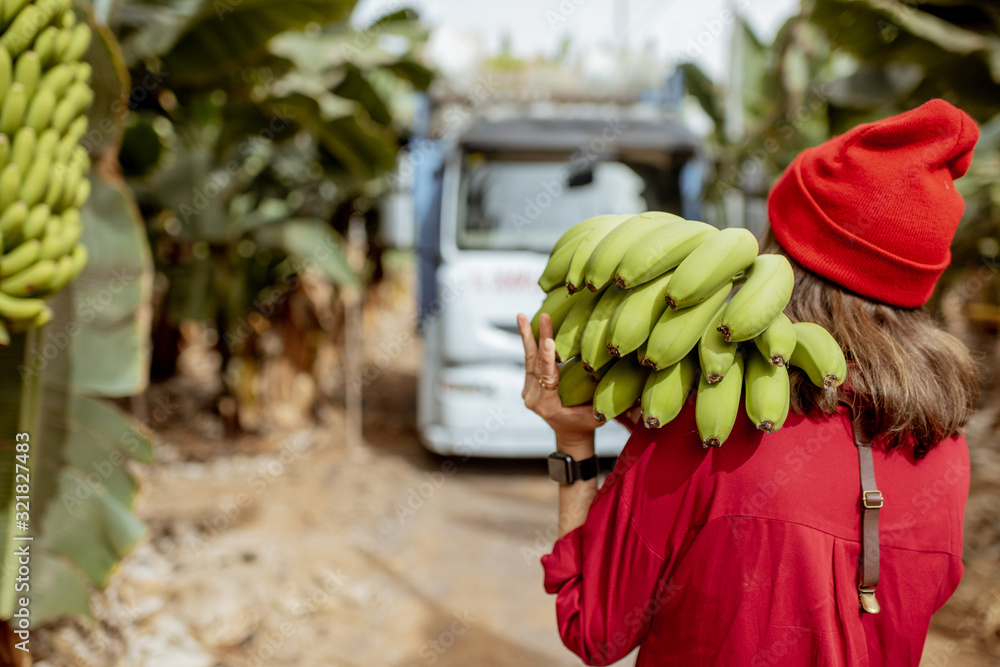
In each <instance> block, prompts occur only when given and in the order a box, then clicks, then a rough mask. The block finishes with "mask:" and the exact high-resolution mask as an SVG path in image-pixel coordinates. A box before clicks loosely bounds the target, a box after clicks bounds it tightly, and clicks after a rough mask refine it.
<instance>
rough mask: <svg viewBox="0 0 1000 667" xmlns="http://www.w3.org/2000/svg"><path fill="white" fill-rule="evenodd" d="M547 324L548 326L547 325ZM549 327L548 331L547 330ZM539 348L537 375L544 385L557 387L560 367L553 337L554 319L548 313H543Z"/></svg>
mask: <svg viewBox="0 0 1000 667" xmlns="http://www.w3.org/2000/svg"><path fill="white" fill-rule="evenodd" d="M546 324H547V326H546ZM546 329H547V331H546ZM538 345H539V350H538V354H537V356H536V357H535V376H536V377H538V379H539V381H540V382H541V383H543V384H542V386H543V387H545V386H546V385H548V386H549V387H551V388H550V389H549V390H550V391H551V390H554V389H555V384H556V383H557V382H558V381H559V368H558V366H556V342H555V341H554V340H553V339H552V320H550V319H549V316H548V315H542V326H541V335H540V337H539V340H538Z"/></svg>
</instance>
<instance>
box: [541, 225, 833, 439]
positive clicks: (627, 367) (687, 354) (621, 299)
mask: <svg viewBox="0 0 1000 667" xmlns="http://www.w3.org/2000/svg"><path fill="white" fill-rule="evenodd" d="M758 250H759V248H758V246H757V240H756V239H755V238H754V236H753V234H751V233H750V232H748V231H747V230H745V229H723V230H721V231H719V230H718V229H716V228H714V227H712V226H711V225H707V224H705V223H703V222H697V221H693V220H684V219H683V218H679V217H677V216H675V215H671V214H669V213H660V212H647V213H642V214H639V215H635V216H628V215H602V216H597V217H595V218H589V219H587V220H584V221H583V222H581V223H579V224H578V225H576V226H575V227H573V228H572V229H570V230H569V231H567V232H566V233H565V234H563V236H562V237H561V238H560V239H559V240H558V241H557V242H556V244H555V246H554V247H553V249H552V252H551V254H550V255H549V261H548V264H547V265H546V267H545V271H544V272H543V273H542V276H541V278H540V279H539V281H538V284H539V285H540V286H541V287H542V289H543V290H545V292H546V297H545V300H544V302H543V303H542V307H541V308H540V309H539V311H538V312H537V313H536V314H535V317H534V319H533V320H532V328H533V330H534V332H535V336H536V337H537V336H538V326H539V322H540V318H541V314H542V313H548V314H549V316H550V317H551V318H552V327H553V332H554V336H555V343H556V356H557V359H558V360H559V361H560V362H562V367H561V369H560V381H559V396H560V398H561V399H562V402H563V404H564V405H567V406H569V405H582V404H586V403H593V405H594V415H595V416H596V417H597V418H598V419H600V420H606V419H613V418H614V417H616V416H618V415H619V414H621V413H622V412H624V411H626V410H628V409H629V408H630V407H631V406H632V405H634V404H635V402H636V401H639V403H640V405H641V407H642V417H643V423H644V424H645V426H646V427H648V428H659V427H660V426H663V425H664V424H666V423H667V422H669V421H671V420H672V419H674V417H676V416H677V415H678V413H680V411H681V408H683V406H684V404H685V402H686V401H687V399H688V396H689V395H690V393H691V389H692V387H694V386H695V385H697V389H696V392H697V396H696V405H695V418H696V421H697V424H698V432H699V435H700V436H701V440H702V444H703V445H704V446H705V447H718V446H720V445H721V444H722V443H723V442H725V440H726V438H728V437H729V435H730V433H731V432H732V430H733V426H734V425H735V423H736V417H737V414H738V412H739V408H740V401H741V398H744V396H745V399H744V402H745V406H746V412H747V416H748V417H749V418H750V419H751V420H752V421H753V423H754V424H755V425H756V426H757V428H759V429H761V430H763V431H766V432H767V433H773V432H774V431H776V430H778V429H779V428H781V426H782V424H784V422H785V419H786V417H787V416H788V409H789V382H788V369H787V367H786V364H792V365H794V366H796V367H798V368H801V369H802V370H803V371H805V373H806V374H807V375H808V377H809V379H810V380H811V381H812V382H813V383H815V384H816V385H818V386H820V387H825V388H829V387H836V386H839V385H840V384H841V383H842V382H843V381H844V377H845V375H846V373H847V363H846V361H845V359H844V353H843V351H842V350H841V349H840V345H839V344H838V343H837V341H836V340H834V338H833V336H831V335H830V333H829V332H828V331H826V330H825V329H824V328H823V327H821V326H819V325H818V324H813V323H811V322H796V323H793V322H792V321H791V320H789V318H788V317H787V316H786V315H785V314H784V312H783V311H784V309H785V306H786V305H788V300H789V299H790V298H791V294H792V288H793V286H794V276H793V272H792V267H791V265H790V264H789V262H788V260H787V259H785V258H784V257H783V256H781V255H758V254H757V253H758ZM736 286H739V289H738V290H737V291H736V292H735V294H734V293H733V288H734V287H736ZM584 287H586V289H584ZM699 371H700V372H699ZM699 375H700V379H698V378H699ZM744 389H745V391H744Z"/></svg>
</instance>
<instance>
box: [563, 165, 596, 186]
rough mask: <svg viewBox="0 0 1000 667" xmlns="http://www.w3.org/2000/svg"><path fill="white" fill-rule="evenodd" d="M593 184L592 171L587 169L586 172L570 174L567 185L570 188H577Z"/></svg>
mask: <svg viewBox="0 0 1000 667" xmlns="http://www.w3.org/2000/svg"><path fill="white" fill-rule="evenodd" d="M593 182H594V170H593V169H587V170H586V171H578V172H576V173H575V174H570V176H569V182H568V183H567V185H568V186H569V187H571V188H579V187H581V186H584V185H590V184H591V183H593Z"/></svg>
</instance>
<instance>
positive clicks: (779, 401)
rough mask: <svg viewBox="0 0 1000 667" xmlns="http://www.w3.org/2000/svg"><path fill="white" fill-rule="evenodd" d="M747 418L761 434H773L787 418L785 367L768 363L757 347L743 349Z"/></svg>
mask: <svg viewBox="0 0 1000 667" xmlns="http://www.w3.org/2000/svg"><path fill="white" fill-rule="evenodd" d="M746 364H747V365H746V378H745V382H746V406H747V417H749V418H750V421H752V422H753V423H754V425H755V426H756V427H757V428H758V429H760V430H761V431H764V432H765V433H774V432H775V431H777V430H778V429H780V428H781V427H782V425H784V423H785V419H787V418H788V406H789V396H790V388H789V385H788V369H786V368H785V367H784V366H772V365H771V363H770V362H769V361H768V360H767V359H765V358H764V355H762V354H761V353H760V351H759V350H756V349H749V350H747V362H746Z"/></svg>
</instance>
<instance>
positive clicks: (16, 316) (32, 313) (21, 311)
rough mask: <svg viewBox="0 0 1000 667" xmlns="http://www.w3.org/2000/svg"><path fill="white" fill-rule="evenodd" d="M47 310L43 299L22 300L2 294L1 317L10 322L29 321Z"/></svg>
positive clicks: (0, 303) (0, 297) (0, 295)
mask: <svg viewBox="0 0 1000 667" xmlns="http://www.w3.org/2000/svg"><path fill="white" fill-rule="evenodd" d="M44 310H45V302H44V301H42V300H41V299H21V298H18V297H14V296H11V295H10V294H4V293H3V292H0V316H3V317H5V318H7V319H8V320H28V319H32V318H34V317H37V316H38V314H39V313H41V312H42V311H44Z"/></svg>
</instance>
